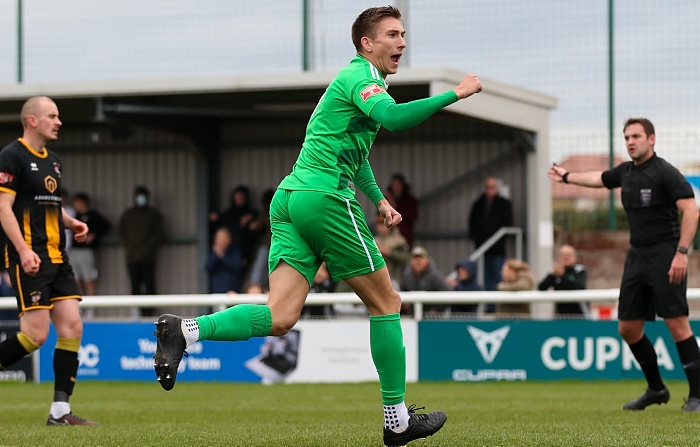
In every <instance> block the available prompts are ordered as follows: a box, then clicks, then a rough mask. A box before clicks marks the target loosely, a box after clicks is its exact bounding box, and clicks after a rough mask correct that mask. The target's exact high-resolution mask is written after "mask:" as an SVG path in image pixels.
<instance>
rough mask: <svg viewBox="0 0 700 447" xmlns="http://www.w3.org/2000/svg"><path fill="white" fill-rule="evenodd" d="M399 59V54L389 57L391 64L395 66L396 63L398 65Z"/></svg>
mask: <svg viewBox="0 0 700 447" xmlns="http://www.w3.org/2000/svg"><path fill="white" fill-rule="evenodd" d="M399 59H401V55H400V54H394V55H392V56H391V62H393V63H395V64H398V63H399Z"/></svg>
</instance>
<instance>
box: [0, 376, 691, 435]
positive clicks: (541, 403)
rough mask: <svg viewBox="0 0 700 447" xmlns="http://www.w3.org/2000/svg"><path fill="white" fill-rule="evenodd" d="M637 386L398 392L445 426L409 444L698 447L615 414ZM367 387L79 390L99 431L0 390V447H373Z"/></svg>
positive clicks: (660, 426)
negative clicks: (59, 421) (59, 420)
mask: <svg viewBox="0 0 700 447" xmlns="http://www.w3.org/2000/svg"><path fill="white" fill-rule="evenodd" d="M644 387H645V384H644V383H643V382H641V381H623V382H518V383H505V382H499V383H477V384H469V383H448V382H444V383H418V384H409V386H408V393H407V403H409V404H410V403H417V404H419V405H420V406H423V405H425V406H426V408H427V409H428V410H433V409H444V410H445V411H446V412H447V414H448V416H449V419H448V421H447V424H446V425H445V427H444V428H443V429H442V431H440V432H439V433H438V434H436V435H435V436H433V437H431V438H428V439H427V440H418V441H415V442H413V443H411V444H410V445H411V447H420V446H424V447H428V446H489V447H496V446H499V447H504V446H519V447H520V446H606V447H610V446H659V447H661V446H667V447H672V446H699V445H700V430H698V428H700V414H685V413H682V412H681V411H680V407H681V405H682V403H683V400H682V397H683V396H685V395H687V385H686V384H685V383H684V382H671V383H670V384H669V388H670V390H671V396H672V397H671V402H670V404H669V405H662V406H653V407H650V408H647V409H646V410H645V411H641V412H624V411H622V410H621V407H622V404H623V403H624V402H626V401H627V400H630V399H631V398H634V397H637V395H639V394H640V393H641V392H642V391H643V390H644ZM378 388H379V387H378V384H376V383H363V384H356V385H355V384H343V385H325V384H324V385H296V384H295V385H274V386H265V385H258V384H223V383H179V384H178V385H177V386H176V387H175V389H174V390H173V391H171V392H167V393H166V392H165V391H163V390H161V389H160V387H159V386H158V385H157V384H156V383H155V382H153V383H122V382H101V383H95V382H82V383H80V384H79V385H78V386H77V387H76V392H75V394H74V396H73V398H72V400H71V406H72V408H73V410H74V411H75V413H76V414H78V415H80V416H83V417H86V418H90V419H93V420H96V421H99V422H101V424H102V425H101V426H99V427H46V426H45V425H44V424H45V421H46V417H47V415H48V408H49V402H50V400H51V397H52V394H53V391H52V389H53V387H52V385H51V384H42V385H33V384H10V383H2V384H0V446H2V447H5V446H75V447H81V446H168V447H172V446H180V445H182V446H266V447H268V446H281V447H286V446H289V447H292V446H295V447H296V446H319V447H320V446H324V447H326V446H353V447H355V446H381V445H383V444H382V438H381V431H382V430H381V428H382V411H381V401H380V397H379V389H378Z"/></svg>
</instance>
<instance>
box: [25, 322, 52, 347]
mask: <svg viewBox="0 0 700 447" xmlns="http://www.w3.org/2000/svg"><path fill="white" fill-rule="evenodd" d="M22 333H23V334H24V335H26V336H27V337H28V338H29V339H30V340H31V341H33V342H34V343H36V344H37V345H38V346H39V347H42V346H44V343H46V339H47V338H49V328H48V327H47V328H46V329H44V328H25V329H23V330H22Z"/></svg>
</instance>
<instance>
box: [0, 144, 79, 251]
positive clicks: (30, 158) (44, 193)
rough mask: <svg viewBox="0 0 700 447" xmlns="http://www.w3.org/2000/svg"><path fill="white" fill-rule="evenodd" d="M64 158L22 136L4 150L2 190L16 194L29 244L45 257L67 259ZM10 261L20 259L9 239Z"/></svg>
mask: <svg viewBox="0 0 700 447" xmlns="http://www.w3.org/2000/svg"><path fill="white" fill-rule="evenodd" d="M61 176H62V172H61V160H60V158H58V155H56V154H55V153H54V152H51V151H49V150H48V149H46V148H43V149H42V150H41V151H37V150H35V149H34V148H32V147H31V146H29V145H28V144H27V143H26V142H25V141H24V140H23V139H22V138H19V139H18V140H17V141H13V142H12V143H10V144H8V145H7V146H5V148H4V149H3V150H2V151H1V152H0V192H3V193H8V194H12V195H14V196H15V202H14V205H13V207H12V210H13V211H14V213H15V217H17V222H18V223H19V228H20V230H21V231H22V235H23V236H24V241H25V242H26V243H27V245H28V246H29V247H30V248H31V249H32V250H34V252H35V253H36V254H37V255H39V258H41V260H42V261H49V262H51V263H53V264H60V263H63V262H64V260H66V259H68V258H67V256H66V255H65V251H64V250H65V242H66V241H65V231H64V225H63V215H62V208H61ZM5 255H6V256H5V259H6V263H7V262H8V261H10V262H11V261H19V254H18V253H17V250H16V249H15V247H14V246H13V245H12V243H10V242H9V241H8V242H7V245H6V250H5Z"/></svg>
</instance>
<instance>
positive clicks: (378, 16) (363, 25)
mask: <svg viewBox="0 0 700 447" xmlns="http://www.w3.org/2000/svg"><path fill="white" fill-rule="evenodd" d="M387 17H394V18H395V19H399V20H401V12H400V11H399V10H398V9H397V8H395V7H393V6H380V7H377V8H369V9H365V10H364V11H362V13H361V14H360V15H359V16H357V18H356V19H355V22H354V23H353V24H352V43H353V44H354V45H355V49H356V50H357V51H360V49H361V48H362V42H361V41H362V38H363V37H370V38H372V39H374V37H375V36H376V28H377V23H379V22H380V21H381V20H383V19H385V18H387Z"/></svg>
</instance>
